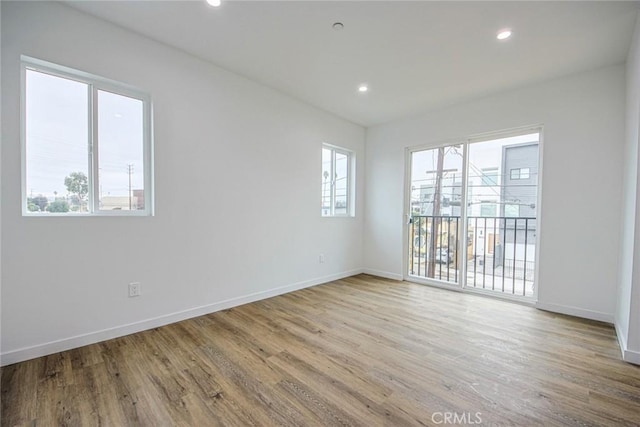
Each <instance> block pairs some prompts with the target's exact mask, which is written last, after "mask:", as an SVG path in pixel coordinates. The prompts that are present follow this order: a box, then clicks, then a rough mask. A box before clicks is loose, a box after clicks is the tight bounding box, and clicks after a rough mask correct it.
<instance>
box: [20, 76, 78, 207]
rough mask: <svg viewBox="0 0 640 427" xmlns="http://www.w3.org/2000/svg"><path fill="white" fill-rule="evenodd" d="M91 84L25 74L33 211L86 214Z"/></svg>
mask: <svg viewBox="0 0 640 427" xmlns="http://www.w3.org/2000/svg"><path fill="white" fill-rule="evenodd" d="M88 109H89V107H88V87H87V85H86V84H84V83H80V82H76V81H73V80H69V79H65V78H61V77H56V76H52V75H49V74H45V73H41V72H38V71H33V70H27V72H26V117H25V118H26V185H27V187H26V192H27V210H28V211H29V212H55V213H64V212H70V211H71V212H87V196H88V190H89V187H88V182H87V177H88V175H89V150H88V137H89V136H88V132H89V129H88V114H89V112H88Z"/></svg>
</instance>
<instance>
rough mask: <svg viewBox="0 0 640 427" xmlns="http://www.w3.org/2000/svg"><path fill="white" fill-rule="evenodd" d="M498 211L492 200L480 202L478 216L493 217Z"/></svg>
mask: <svg viewBox="0 0 640 427" xmlns="http://www.w3.org/2000/svg"><path fill="white" fill-rule="evenodd" d="M497 211H498V207H497V206H496V204H495V203H492V202H482V203H481V204H480V216H483V217H495V216H496V214H497Z"/></svg>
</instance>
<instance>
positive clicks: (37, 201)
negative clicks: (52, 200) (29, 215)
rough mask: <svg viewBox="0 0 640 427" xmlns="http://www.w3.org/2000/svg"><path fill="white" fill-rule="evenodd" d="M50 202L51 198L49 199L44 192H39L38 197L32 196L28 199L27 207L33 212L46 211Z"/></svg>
mask: <svg viewBox="0 0 640 427" xmlns="http://www.w3.org/2000/svg"><path fill="white" fill-rule="evenodd" d="M48 204H49V200H47V198H46V197H44V196H43V195H42V194H38V195H37V196H36V197H30V198H29V199H27V207H28V209H29V211H31V212H37V211H40V212H44V210H45V209H46V207H47V205H48Z"/></svg>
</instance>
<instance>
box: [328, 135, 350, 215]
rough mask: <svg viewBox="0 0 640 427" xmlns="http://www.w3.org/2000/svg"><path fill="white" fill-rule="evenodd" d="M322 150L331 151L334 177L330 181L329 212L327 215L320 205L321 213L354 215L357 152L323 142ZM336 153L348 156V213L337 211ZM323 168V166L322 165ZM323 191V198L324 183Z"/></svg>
mask: <svg viewBox="0 0 640 427" xmlns="http://www.w3.org/2000/svg"><path fill="white" fill-rule="evenodd" d="M322 150H329V151H331V176H332V177H333V179H331V182H330V191H329V206H330V209H329V213H328V214H326V215H325V213H324V209H323V207H322V205H321V206H320V215H321V216H322V217H323V218H349V217H353V216H355V215H354V209H353V205H354V199H353V194H354V188H353V183H354V179H353V176H354V169H355V154H354V152H353V151H351V150H347V149H346V148H342V147H338V146H336V145H331V144H326V143H323V144H322ZM322 150H321V151H320V153H322ZM336 154H342V155H343V156H346V158H347V174H346V175H347V176H346V178H347V185H346V189H347V206H346V209H345V210H346V213H340V214H337V213H335V209H336V207H335V199H336V186H335V170H336ZM320 163H321V165H322V154H321V155H320ZM321 170H322V167H321ZM320 188H321V191H322V192H323V193H322V197H321V200H322V199H323V198H324V187H323V184H321V185H320Z"/></svg>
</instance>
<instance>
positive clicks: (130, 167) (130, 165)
mask: <svg viewBox="0 0 640 427" xmlns="http://www.w3.org/2000/svg"><path fill="white" fill-rule="evenodd" d="M127 168H128V170H129V210H131V198H132V193H131V191H132V190H131V175H133V163H129V164H128V165H127Z"/></svg>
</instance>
